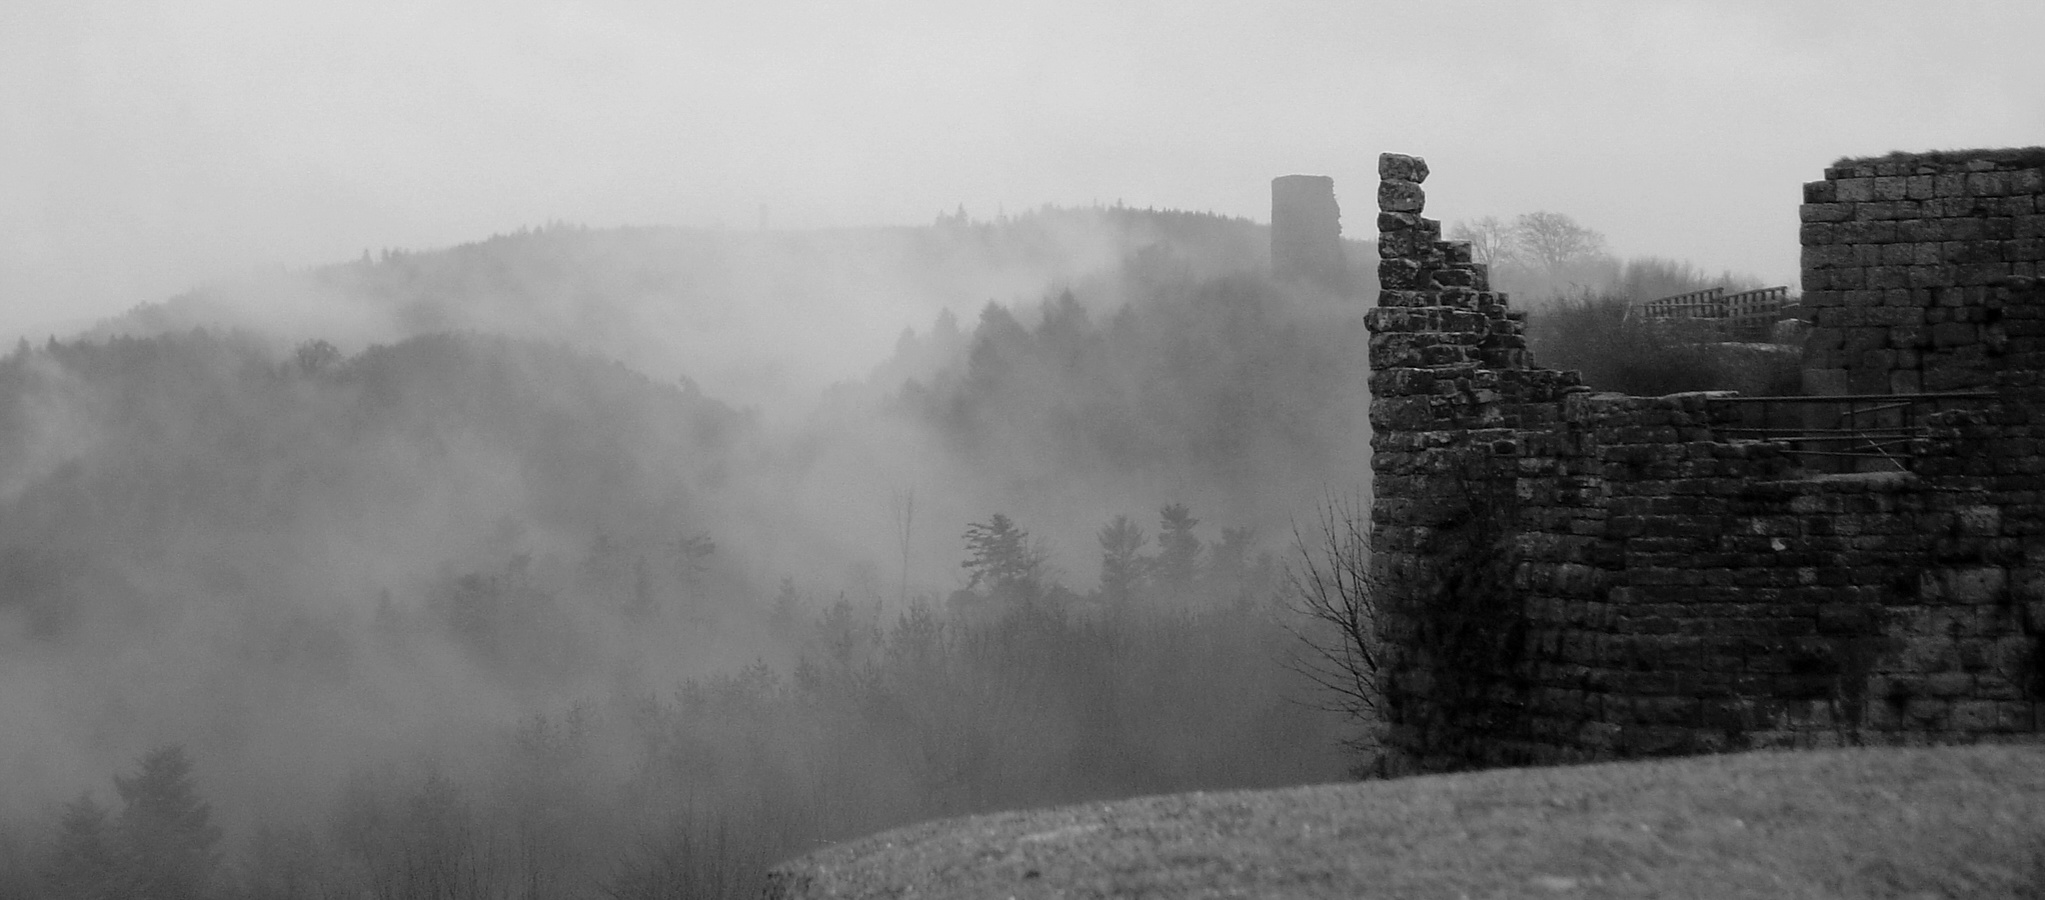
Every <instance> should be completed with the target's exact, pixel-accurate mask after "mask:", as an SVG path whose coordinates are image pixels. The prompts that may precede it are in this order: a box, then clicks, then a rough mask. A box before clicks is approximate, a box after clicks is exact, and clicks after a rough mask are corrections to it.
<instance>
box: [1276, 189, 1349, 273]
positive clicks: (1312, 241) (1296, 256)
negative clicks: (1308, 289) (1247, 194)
mask: <svg viewBox="0 0 2045 900" xmlns="http://www.w3.org/2000/svg"><path fill="white" fill-rule="evenodd" d="M1344 270H1345V266H1344V264H1343V260H1342V211H1341V209H1340V208H1338V207H1337V206H1336V205H1335V179H1333V178H1330V177H1328V176H1326V175H1280V176H1279V177H1277V178H1273V179H1271V272H1272V274H1274V275H1276V276H1278V277H1279V278H1301V279H1307V280H1310V281H1316V282H1319V283H1322V284H1328V285H1334V284H1339V283H1341V281H1342V279H1343V272H1344Z"/></svg>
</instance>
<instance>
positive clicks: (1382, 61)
mask: <svg viewBox="0 0 2045 900" xmlns="http://www.w3.org/2000/svg"><path fill="white" fill-rule="evenodd" d="M1848 11H1851V14H1848ZM1987 18H1993V19H1995V20H1996V21H1997V23H1998V24H1997V25H1996V26H1995V27H1983V26H1982V24H1981V21H1982V20H1984V19H1987ZM2041 24H2045V13H2039V12H2037V11H2035V10H2033V9H2031V8H2030V7H2029V6H2020V5H2017V4H1983V5H1980V6H1976V7H1968V8H1967V9H1966V10H1965V11H1963V12H1942V13H1939V14H1934V13H1932V12H1929V11H1926V10H1922V9H1919V8H1917V7H1908V6H1903V5H1896V6H1893V7H1882V6H1879V5H1877V6H1875V7H1869V6H1867V5H1866V4H1855V5H1853V6H1851V7H1849V6H1845V5H1828V4H1805V5H1798V6H1795V7H1793V8H1790V9H1787V10H1784V9H1778V8H1776V7H1775V6H1771V5H1760V4H1756V5H1743V4H1658V5H1655V6H1654V7H1652V8H1648V7H1642V6H1638V5H1634V4H1585V5H1575V6H1570V7H1566V8H1562V9H1554V8H1548V9H1540V8H1535V7H1527V8H1522V7H1519V6H1511V7H1505V8H1494V7H1492V6H1489V5H1477V4H1437V5H1429V6H1426V7H1408V6H1396V5H1377V4H1350V5H1340V6H1335V5H1325V4H1307V3H1298V4H1275V5H1260V6H1256V7H1235V6H1221V5H1216V6H1214V7H1212V8H1200V7H1197V6H1196V7H1187V6H1185V5H1184V4H1173V5H1171V6H1168V7H1167V6H1163V5H1147V4H1117V5H1113V6H1111V7H1105V8H1103V7H1099V6H1098V5H1085V4H1029V5H1020V6H1012V7H1006V8H1004V9H1002V10H999V11H991V12H990V11H983V10H978V9H970V10H969V9H967V8H965V7H958V6H956V5H942V4H898V5H887V6H883V7H878V8H875V7H867V8H861V9H857V10H854V9H852V8H849V7H848V8H845V9H840V8H837V7H831V6H828V5H817V4H767V5H753V6H749V7H747V11H745V12H733V11H727V12H720V13H715V14H713V13H706V12H703V11H700V10H694V9H689V8H686V7H675V8H670V7H666V6H660V5H656V4H643V5H642V4H629V3H602V4H588V5H578V6H573V7H570V6H564V5H553V4H525V3H517V4H508V5H507V4H489V5H482V4H474V5H467V6H464V5H453V6H435V7H432V8H424V7H419V6H417V5H402V4H377V3H372V4H369V5H367V6H363V5H356V6H352V7H349V8H347V9H345V10H343V9H336V10H333V11H318V10H305V9H296V8H290V9H287V8H284V7H278V6H276V5H274V4H256V3H203V4H190V5H183V6H180V7H179V8H178V9H176V10H141V9H134V8H130V7H127V6H121V5H116V4H95V3H64V4H58V3H41V2H29V3H15V4H10V5H8V6H7V8H6V9H5V10H0V112H4V113H5V115H0V158H4V160H5V161H6V162H7V165H5V166H0V334H4V335H7V337H8V344H10V345H11V347H0V350H6V352H5V355H4V357H0V724H4V728H0V784H4V785H6V786H5V787H4V788H0V895H7V896H12V895H21V896H72V895H74V894H76V895H84V894H88V893H92V891H93V890H100V891H101V894H104V893H105V890H101V889H106V890H114V889H115V888H108V885H114V886H116V887H118V888H119V889H124V890H140V888H138V887H137V886H136V885H137V884H138V882H135V881H134V879H138V878H158V877H163V878H171V879H172V880H173V881H176V880H177V879H179V878H183V879H186V880H185V881H179V882H177V883H179V884H182V885H184V887H183V888H180V889H179V890H180V891H183V893H179V892H177V891H171V892H170V894H167V895H177V896H222V897H225V896H241V895H247V896H279V897H297V896H307V897H309V896H333V895H336V894H337V893H346V894H350V895H362V894H369V895H374V896H379V897H400V896H411V895H414V894H417V895H426V894H433V895H435V896H471V895H473V896H484V895H490V896H513V895H516V896H532V897H539V896H547V897H555V896H631V897H660V896H681V895H685V894H686V895H692V896H693V895H699V894H715V895H730V896H739V895H745V894H747V892H748V891H750V890H751V889H752V888H753V887H754V886H755V885H756V882H757V877H758V875H759V872H760V871H761V870H762V868H763V867H764V866H766V865H767V864H769V863H771V862H773V861H775V860H777V859H782V858H786V857H788V856H790V855H793V854H796V853H800V852H802V851H804V850H806V849H809V848H812V847H815V846H818V845H819V843H820V842H828V841H833V840H840V839H843V838H846V837H849V836H852V835H855V834H860V833H864V832H867V831H871V830H874V829H878V828H885V827H889V826H892V825H898V824H903V823H906V822H910V821H916V820H919V819H924V818H930V817H935V816H942V815H954V814H960V813H966V812H974V811H982V810H990V809H999V808H1008V807H1014V806H1026V805H1035V804H1044V803H1057V802H1072V801H1078V800H1085V799H1097V798H1105V797H1116V796H1127V795H1132V794H1139V793H1147V792H1159V791H1178V790H1205V789H1221V788H1232V787H1258V786H1272V785H1280V784H1294V783H1301V782H1308V781H1317V780H1329V779H1337V778H1343V777H1347V776H1348V774H1349V773H1350V772H1351V771H1352V768H1353V767H1356V766H1358V765H1359V764H1360V763H1361V762H1362V760H1360V759H1359V758H1358V756H1357V755H1356V754H1355V753H1354V752H1352V751H1353V742H1354V741H1355V739H1356V738H1358V737H1359V736H1360V735H1361V734H1362V733H1363V732H1364V729H1365V726H1364V725H1363V723H1359V722H1355V721H1350V720H1347V719H1344V718H1342V717H1341V716H1336V715H1330V714H1328V713H1326V712H1323V711H1321V710H1319V709H1318V708H1317V704H1318V702H1319V701H1320V700H1321V699H1323V698H1320V697H1318V696H1317V695H1316V693H1315V691H1314V686H1313V685H1312V683H1311V682H1310V681H1309V680H1307V679H1305V678H1302V677H1301V676H1300V675H1298V674H1297V673H1296V672H1294V671H1292V670H1291V669H1290V668H1289V667H1288V662H1289V660H1290V658H1291V656H1292V655H1293V654H1295V653H1296V652H1298V651H1299V650H1300V649H1301V647H1302V646H1303V645H1302V644H1301V642H1300V641H1299V639H1298V636H1297V634H1295V632H1296V631H1297V630H1299V629H1301V628H1311V627H1312V623H1311V622H1310V621H1304V620H1302V619H1301V617H1300V616H1299V615H1298V613H1297V612H1296V611H1295V610H1293V609H1292V608H1291V607H1290V606H1289V602H1288V601H1289V597H1288V593H1287V589H1286V573H1287V570H1288V567H1289V566H1292V565H1295V564H1297V562H1298V560H1297V559H1296V558H1295V557H1296V554H1297V552H1298V550H1297V547H1296V545H1295V533H1294V529H1295V527H1296V524H1295V523H1307V525H1308V527H1309V530H1311V526H1312V523H1314V522H1317V521H1320V517H1321V515H1322V513H1323V511H1324V509H1325V504H1327V503H1329V502H1335V501H1338V500H1341V498H1347V501H1346V502H1351V503H1353V502H1356V500H1357V499H1358V498H1360V497H1363V496H1366V495H1365V494H1364V492H1366V491H1367V490H1368V485H1367V484H1366V480H1367V478H1366V476H1367V471H1368V437H1369V434H1368V424H1367V416H1366V411H1367V410H1366V403H1367V397H1366V392H1365V389H1364V383H1365V376H1366V374H1367V369H1366V366H1367V361H1366V359H1365V356H1364V352H1363V348H1364V345H1365V343H1366V341H1365V335H1364V333H1363V330H1362V324H1361V316H1360V315H1359V312H1360V310H1361V308H1362V307H1363V306H1364V305H1366V303H1367V300H1366V299H1365V298H1368V297H1370V296H1371V295H1372V292H1373V290H1374V287H1375V286H1374V283H1373V281H1372V278H1371V275H1370V273H1371V271H1372V266H1371V264H1372V263H1373V262H1374V260H1375V252H1374V249H1373V248H1372V247H1371V246H1370V244H1369V243H1368V241H1369V239H1370V238H1372V237H1373V236H1374V235H1373V234H1372V232H1371V227H1370V224H1371V217H1370V214H1371V212H1372V196H1373V190H1374V186H1375V173H1374V169H1373V166H1374V160H1375V158H1376V154H1377V152H1378V151H1380V150H1400V151H1409V152H1416V153H1422V154H1425V155H1426V156H1427V157H1428V159H1429V161H1430V163H1431V164H1432V166H1433V169H1434V171H1435V173H1436V177H1435V178H1434V179H1432V180H1431V181H1430V182H1429V185H1428V188H1429V192H1430V209H1429V213H1430V215H1434V216H1438V217H1441V218H1443V219H1444V220H1448V221H1452V222H1453V221H1475V220H1479V219H1483V218H1486V217H1499V218H1501V219H1504V220H1508V221H1509V220H1511V218H1512V217H1513V216H1515V215H1517V214H1520V213H1526V212H1532V211H1535V210H1559V211H1563V212H1566V213H1567V214H1568V215H1569V216H1573V217H1574V218H1575V219H1576V220H1580V221H1581V223H1582V224H1583V225H1585V226H1586V227H1589V228H1592V229H1595V230H1597V231H1598V232H1600V233H1601V234H1602V236H1603V239H1604V243H1603V244H1601V245H1600V247H1599V252H1598V253H1596V254H1593V255H1590V256H1587V257H1586V258H1584V259H1582V260H1577V261H1575V262H1574V264H1577V265H1579V268H1580V270H1581V272H1584V273H1595V274H1594V275H1582V274H1578V270H1577V269H1571V270H1570V271H1569V272H1567V273H1563V274H1562V275H1558V274H1557V271H1547V272H1544V273H1540V277H1536V275H1535V274H1534V273H1531V272H1527V271H1522V272H1518V273H1515V275H1514V277H1517V278H1520V279H1522V281H1521V282H1518V283H1516V284H1519V283H1523V284H1525V285H1527V286H1528V287H1527V288H1526V289H1527V290H1530V291H1532V292H1534V293H1536V294H1543V295H1546V294H1556V295H1560V294H1561V293H1564V292H1565V288H1566V289H1567V290H1568V291H1587V292H1600V293H1601V296H1604V297H1605V299H1607V300H1610V299H1613V298H1618V299H1619V300H1620V301H1621V302H1623V299H1624V298H1623V297H1621V296H1620V295H1622V294H1625V293H1626V292H1627V291H1631V290H1664V289H1666V290H1676V289H1688V288H1689V287H1691V286H1693V283H1694V284H1702V283H1705V282H1707V281H1709V282H1712V283H1720V282H1723V283H1728V284H1756V283H1767V284H1777V283H1791V284H1793V283H1794V272H1795V265H1796V259H1795V247H1796V212H1795V204H1796V201H1797V199H1798V197H1799V194H1798V187H1797V186H1798V184H1799V183H1800V182H1802V181H1805V180H1810V179H1812V178H1815V177H1817V176H1818V174H1819V170H1820V169H1821V168H1822V167H1823V166H1824V165H1825V164H1827V163H1828V162H1830V161H1831V160H1832V159H1833V158H1835V157H1837V156H1839V155H1843V154H1852V153H1873V152H1884V151H1887V150H1891V149H1899V148H1901V149H1923V148H1927V147H1934V146H1938V147H1948V146H1958V145H1977V144H1978V145H2007V144H2026V143H2037V142H2039V135H2040V133H2041V130H2045V129H2041V126H2045V97H2041V96H2040V94H2041V92H2045V88H2041V87H2040V85H2041V84H2045V78H2040V77H2039V76H2040V75H2045V71H2041V67H2045V63H2040V62H2039V61H2038V60H2037V57H2036V55H2035V54H2031V53H2029V52H2028V48H2027V47H2020V46H2019V45H2018V42H2019V40H2020V38H2019V37H2018V36H2019V35H2021V34H2024V33H2029V32H2035V31H2036V30H2037V29H2036V26H2038V25H2041ZM1290 172H1316V173H1324V174H1329V175H1332V176H1334V177H1335V180H1336V190H1337V193H1338V196H1339V199H1340V201H1341V203H1342V205H1343V209H1344V211H1345V212H1346V213H1347V216H1346V217H1345V221H1344V224H1345V229H1346V230H1345V237H1346V238H1347V239H1348V240H1347V245H1346V252H1347V254H1348V258H1349V260H1350V263H1351V272H1350V273H1349V275H1348V277H1347V279H1346V280H1344V281H1343V282H1342V283H1340V284H1309V283H1303V282H1298V281H1293V280H1289V279H1286V278H1282V277H1277V276H1275V275H1274V274H1273V273H1272V272H1271V271H1270V257H1269V252H1268V241H1269V228H1268V223H1267V222H1266V219H1267V217H1268V214H1269V196H1268V193H1267V191H1268V189H1269V184H1270V179H1271V178H1272V177H1273V176H1275V175H1280V174H1285V173H1290ZM1505 271H1506V270H1505V269H1504V268H1501V272H1502V273H1503V272H1505ZM1703 273H1722V274H1718V275H1705V274H1703ZM1565 276H1566V277H1565ZM1627 279H1631V280H1632V282H1638V283H1639V284H1637V285H1632V286H1628V284H1629V282H1627ZM1591 282H1596V284H1591ZM1672 285H1673V287H1672ZM1525 299H1526V300H1527V301H1528V302H1529V305H1533V306H1539V305H1540V304H1541V303H1542V302H1544V301H1547V300H1550V299H1552V298H1550V297H1547V296H1534V297H1528V298H1525ZM1585 308H1586V309H1588V308H1589V307H1588V306H1587V307H1585ZM16 336H20V337H21V340H20V341H19V342H18V343H17V342H15V340H14V338H15V337H16ZM1540 349H1541V348H1540V347H1538V346H1537V347H1536V351H1537V352H1539V351H1540ZM1306 537H1307V538H1308V540H1309V543H1311V542H1312V538H1313V536H1312V535H1311V534H1308V535H1306ZM1117 573H1119V574H1117ZM166 748H178V750H179V751H180V752H179V753H171V752H170V751H169V750H167V749H166ZM180 754H181V755H180ZM185 763H189V766H190V768H189V771H188V772H187V771H184V770H182V769H180V768H179V767H180V766H181V765H184V764H185ZM180 773H182V776H181V775H180ZM181 777H182V778H183V780H182V781H181V780H180V778H181ZM144 783H149V784H156V785H159V786H161V785H164V784H171V785H173V786H176V787H179V788H180V790H181V791H183V793H180V790H172V791H168V792H161V791H159V792H158V794H156V795H152V796H185V797H188V799H191V800H192V802H195V803H196V802H201V801H203V802H204V803H207V804H210V805H209V806H208V807H207V809H208V812H207V816H210V822H211V823H212V825H214V826H218V827H219V828H220V829H221V831H220V833H219V834H217V835H216V836H213V837H211V838H210V839H203V840H201V839H197V838H195V840H197V843H196V844H195V845H194V846H199V847H200V850H202V851H204V852H198V851H195V852H194V855H190V856H187V857H180V858H177V859H154V858H152V860H153V861H148V860H145V861H144V862H136V861H135V860H136V859H139V858H141V857H137V856H136V855H135V854H136V853H137V852H139V851H136V848H137V847H142V846H144V845H147V844H148V842H147V841H143V839H142V838H141V837H138V835H144V834H146V833H147V830H148V828H149V827H155V826H149V825H147V823H148V822H150V821H155V820H151V819H149V814H148V813H147V810H146V809H144V808H143V807H145V806H146V802H147V801H142V800H137V799H136V798H137V797H140V796H143V794H142V793H138V792H137V790H136V788H135V785H137V784H144ZM145 793H146V792H145ZM186 811H187V812H189V809H187V810H186ZM183 821H191V819H190V817H186V819H184V820H183ZM203 832H204V829H203V828H195V829H194V830H192V831H190V833H188V834H187V835H186V837H192V836H194V835H197V836H198V838H205V834H204V833H203ZM137 841H142V843H136V842H137ZM123 842H127V843H123ZM150 846H153V845H150ZM95 848H97V849H95ZM110 848H111V849H110ZM121 848H126V850H125V851H122V850H121ZM117 851H119V852H117ZM121 852H126V853H127V854H128V855H127V856H121V855H120V853H121ZM95 854H97V855H95ZM209 854H211V855H209ZM144 855H145V856H146V854H144ZM115 859H125V860H128V861H127V862H112V861H109V860H115ZM145 863H146V864H145ZM166 873H168V874H166ZM450 873H454V874H450ZM173 876H175V877H173ZM94 879H101V880H94ZM105 879H113V880H105ZM122 879H126V880H122ZM152 883H153V882H152ZM165 883H169V882H165ZM93 885H97V886H98V887H97V888H95V887H93ZM166 890H167V889H166ZM116 893H118V890H116Z"/></svg>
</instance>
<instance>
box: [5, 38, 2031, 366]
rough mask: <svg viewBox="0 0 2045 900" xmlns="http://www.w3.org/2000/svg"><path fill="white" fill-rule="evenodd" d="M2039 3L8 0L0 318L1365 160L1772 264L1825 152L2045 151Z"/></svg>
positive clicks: (1783, 275)
mask: <svg viewBox="0 0 2045 900" xmlns="http://www.w3.org/2000/svg"><path fill="white" fill-rule="evenodd" d="M2041 34H2045V3H2038V2H2036V0H2025V2H2007V3H1978V4H1969V3H1962V2H1952V0H1941V2H1938V3H1925V2H1910V3H1880V2H1870V0H1853V2H1840V3H1829V2H1828V3H1819V2H1779V0H1778V2H1756V3H1735V2H1724V3H1706V2H1688V3H1675V2H1671V3H1653V2H1641V0H1632V2H1614V3H1569V4H1564V3H1552V4H1548V3H1533V2H1494V3H1470V4H1451V3H1439V2H1410V0H1409V2H1398V3H1371V2H1289V3H1288V2H1269V0H1263V2H1248V0H1244V2H1233V3H1220V2H1197V0H1170V2H1155V3H1152V2H1117V0H1072V2H1041V3H1038V2H1030V3H1023V2H1008V3H1001V4H988V3H962V2H958V0H940V2H930V3H918V4H911V3H844V2H813V3H801V2H758V0H754V2H746V3H730V4H709V3H690V2H673V0H666V2H605V3H575V4H569V3H541V2H512V0H488V2H474V3H427V2H419V0H402V2H398V0H353V2H349V3H296V2H276V0H247V2H178V3H161V4H144V3H134V2H127V0H49V2H46V0H0V333H5V332H9V331H13V330H19V329H32V328H42V327H45V326H46V325H48V326H50V327H54V326H55V324H56V321H57V320H59V319H64V318H70V317H83V318H91V317H95V316H99V315H104V314H108V313H111V312H115V311H119V310H121V309H125V308H127V307H130V306H132V305H134V304H136V303H140V302H147V301H152V300H159V299H162V298H164V297H166V296H168V295H170V294H172V293H175V292H177V291H179V290H181V289H183V288H185V287H188V286H191V285H192V284H194V283H197V282H200V281H203V280H206V279H211V278H220V277H232V276H234V275H237V274H240V273H245V272H247V271H249V270H250V269H252V268H259V267H274V266H279V265H284V266H303V265H310V264H318V263H324V262H332V261H339V260H343V259H347V258H351V257H354V256H359V255H360V254H361V252H362V251H363V250H364V249H366V248H377V249H380V248H385V247H409V248H427V247H435V246H444V245H448V244H454V243H461V242H464V241H470V240H476V239H480V238H483V237H486V236H488V235H489V234H491V233H494V232H503V231H510V230H514V229H516V228H518V227H520V226H523V225H537V224H541V223H544V222H547V221H549V220H565V221H570V222H577V223H582V224H586V225H590V226H595V227H602V226H611V225H628V224H677V225H717V224H724V225H729V226H732V227H747V228H750V227H755V226H756V225H757V224H758V221H759V216H760V210H761V207H762V205H763V204H764V205H765V206H766V208H767V209H768V210H769V215H770V217H771V222H772V224H773V225H774V226H776V227H808V226H836V225H862V224H908V223H925V222H928V221H930V220H931V219H932V218H933V217H934V215H935V214H936V213H937V212H939V211H940V210H946V209H950V208H952V207H955V206H956V205H958V204H961V203H963V204H964V205H965V207H966V209H967V210H968V212H970V213H973V214H975V215H976V216H986V215H991V214H992V213H994V212H995V211H996V210H997V209H1002V208H1005V209H1007V210H1011V211H1013V210H1018V209H1022V208H1026V207H1031V206H1035V205H1038V204H1042V203H1046V202H1053V203H1062V204H1075V203H1087V202H1091V201H1094V200H1100V201H1102V202H1112V201H1114V200H1117V199H1119V200H1122V201H1123V202H1126V203H1129V204H1132V205H1137V206H1150V205H1155V206H1160V207H1173V208H1180V209H1192V210H1209V211H1214V212H1219V213H1226V214H1230V215H1242V216H1250V217H1254V218H1257V219H1260V220H1262V219H1266V218H1268V217H1269V214H1270V205H1269V204H1270V201H1269V197H1268V194H1267V192H1268V185H1269V182H1270V179H1271V178H1272V177H1273V176H1274V175H1280V174H1285V173H1292V172H1308V173H1319V174H1326V175H1332V176H1334V177H1335V179H1336V190H1337V193H1338V195H1339V196H1340V199H1341V202H1342V204H1343V208H1344V210H1345V211H1346V215H1345V229H1346V231H1347V233H1348V234H1350V235H1352V236H1366V237H1367V236H1370V234H1371V232H1372V231H1373V227H1372V224H1371V214H1372V212H1373V209H1372V206H1373V204H1372V198H1373V196H1374V190H1375V178H1376V175H1375V171H1374V166H1375V161H1376V157H1377V154H1378V153H1379V152H1380V151H1383V150H1394V151H1400V152H1408V153H1416V154H1420V155H1423V156H1425V157H1427V159H1428V161H1429V163H1430V164H1431V165H1432V167H1433V169H1434V173H1435V174H1434V177H1433V178H1432V179H1430V181H1429V182H1428V185H1427V187H1428V189H1429V195H1430V196H1429V204H1428V214H1429V215H1432V216H1436V217H1438V218H1441V219H1443V220H1445V221H1454V220H1456V219H1462V218H1473V217H1477V216H1483V215H1497V216H1501V217H1506V216H1511V215H1514V214H1517V213H1521V212H1527V211H1530V210H1535V209H1549V210H1555V211H1559V212H1564V213H1567V214H1569V215H1572V216H1574V217H1576V218H1577V219H1578V220H1579V221H1581V222H1583V223H1584V224H1586V225H1589V226H1591V227H1594V228H1597V229H1599V230H1601V231H1603V232H1604V233H1605V234H1606V235H1608V237H1609V238H1610V241H1611V243H1612V245H1613V247H1614V249H1616V250H1617V251H1619V252H1621V253H1622V254H1627V255H1634V254H1654V255H1661V256H1670V257H1676V258H1681V259H1687V260H1690V261H1692V262H1695V263H1696V264H1698V265H1700V266H1702V267H1704V268H1707V269H1710V270H1718V269H1726V268H1730V269H1734V270H1737V271H1743V272H1749V273H1752V274H1755V275H1758V276H1761V277H1763V278H1765V279H1768V280H1769V281H1770V282H1789V283H1793V281H1794V278H1795V272H1796V258H1797V241H1796V205H1797V203H1798V202H1799V200H1800V194H1799V188H1798V186H1799V184H1801V183H1802V182H1804V181H1808V180H1813V179H1816V178H1819V177H1821V170H1822V169H1823V167H1824V166H1825V165H1827V164H1828V163H1830V162H1831V161H1832V160H1833V159H1834V158H1836V157H1838V156H1841V155H1849V154H1852V155H1864V154H1875V153H1883V152H1887V151H1890V150H1896V149H1904V150H1923V149H1933V148H1958V147H1972V146H2011V145H2036V144H2045V54H2041V53H2039V52H2038V40H2039V36H2040V35H2041Z"/></svg>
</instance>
